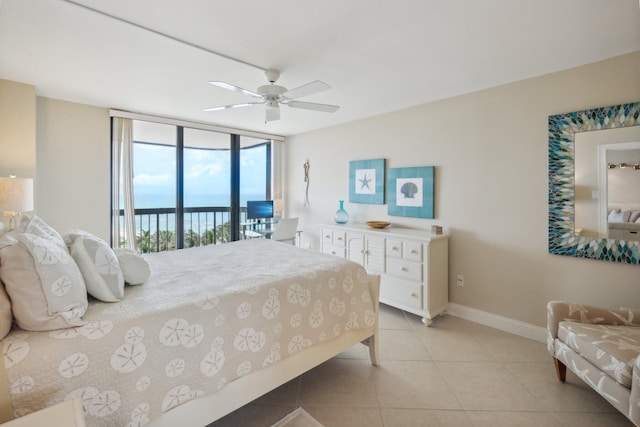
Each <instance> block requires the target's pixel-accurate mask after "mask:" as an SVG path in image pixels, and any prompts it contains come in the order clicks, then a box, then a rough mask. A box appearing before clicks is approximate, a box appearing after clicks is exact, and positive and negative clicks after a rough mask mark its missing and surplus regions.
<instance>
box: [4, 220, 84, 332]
mask: <svg viewBox="0 0 640 427" xmlns="http://www.w3.org/2000/svg"><path fill="white" fill-rule="evenodd" d="M0 280H2V282H3V283H4V285H5V288H6V290H7V294H8V295H9V297H10V298H11V309H12V311H13V315H14V317H15V319H16V322H17V323H18V326H20V327H21V328H22V329H25V330H29V331H48V330H53V329H62V328H69V327H74V326H82V325H83V324H84V322H83V321H82V316H83V315H84V313H85V311H86V310H87V290H86V288H85V284H84V279H83V278H82V274H81V273H80V270H79V269H78V266H77V265H76V263H75V262H74V261H73V258H72V257H71V255H69V252H68V251H67V249H66V248H61V247H60V246H58V244H57V243H55V242H54V241H52V240H48V239H45V238H43V237H39V236H36V235H34V234H28V233H20V232H15V233H14V232H13V231H12V232H9V233H7V234H5V235H4V236H3V237H2V244H0Z"/></svg>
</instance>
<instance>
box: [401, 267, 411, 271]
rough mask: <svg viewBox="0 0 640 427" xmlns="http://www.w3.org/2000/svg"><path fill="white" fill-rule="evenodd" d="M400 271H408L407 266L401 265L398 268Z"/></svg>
mask: <svg viewBox="0 0 640 427" xmlns="http://www.w3.org/2000/svg"><path fill="white" fill-rule="evenodd" d="M400 271H409V269H408V268H407V267H402V268H400Z"/></svg>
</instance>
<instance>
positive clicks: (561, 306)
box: [547, 301, 640, 425]
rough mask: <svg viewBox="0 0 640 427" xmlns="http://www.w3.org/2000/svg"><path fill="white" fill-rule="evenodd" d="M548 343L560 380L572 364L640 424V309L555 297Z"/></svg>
mask: <svg viewBox="0 0 640 427" xmlns="http://www.w3.org/2000/svg"><path fill="white" fill-rule="evenodd" d="M547 347H548V350H549V353H550V354H551V356H553V360H554V364H555V368H556V374H557V375H558V379H559V380H560V381H562V382H564V381H565V378H566V369H567V368H569V369H570V370H571V371H572V372H573V373H575V374H576V375H577V376H578V377H580V378H581V379H582V380H583V381H584V382H586V383H587V384H588V385H589V386H591V388H593V389H594V390H595V391H597V392H598V393H599V394H600V395H601V396H602V397H604V398H605V399H606V400H607V401H609V402H610V403H611V404H612V405H613V406H614V407H615V408H616V409H618V410H619V411H620V412H622V413H623V414H624V415H626V416H627V418H629V419H630V420H631V421H632V422H633V423H634V424H635V425H640V310H629V309H620V310H605V309H602V308H597V307H590V306H586V305H578V304H569V303H564V302H559V301H551V302H549V304H548V305H547Z"/></svg>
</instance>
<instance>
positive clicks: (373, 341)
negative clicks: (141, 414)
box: [149, 274, 380, 427]
mask: <svg viewBox="0 0 640 427" xmlns="http://www.w3.org/2000/svg"><path fill="white" fill-rule="evenodd" d="M368 279H369V280H368V281H369V291H370V293H371V299H372V302H373V309H374V311H375V318H376V323H375V325H374V326H372V327H370V328H367V329H359V330H355V331H349V332H346V333H344V334H342V335H340V336H339V337H337V338H334V339H331V340H328V341H326V342H324V343H322V344H315V345H314V346H312V347H309V348H307V349H305V350H303V351H300V352H298V353H296V354H294V355H292V356H289V357H287V358H286V359H284V360H281V361H280V362H278V363H277V364H275V365H272V366H270V367H268V368H266V369H262V370H259V371H256V372H254V373H251V374H249V375H246V376H244V377H241V378H238V379H237V380H235V381H233V382H231V383H229V384H227V385H226V386H225V387H224V388H223V389H221V390H219V391H217V392H215V393H213V394H209V395H206V396H203V397H200V398H197V399H194V400H191V401H189V402H186V403H184V404H182V405H180V406H177V407H175V408H173V409H171V410H170V411H169V412H167V413H165V414H164V415H162V416H161V417H160V418H159V419H157V420H156V421H154V422H152V423H151V424H149V426H152V427H165V426H166V427H174V426H177V425H189V426H206V425H207V424H209V423H212V422H213V421H216V420H218V419H220V418H222V417H223V416H225V415H227V414H229V413H231V412H233V411H235V410H236V409H238V408H240V407H241V406H244V405H246V404H247V403H249V402H251V401H253V400H254V399H257V398H258V397H260V396H262V395H263V394H265V393H267V392H269V391H271V390H273V389H275V388H277V387H279V386H281V385H282V384H285V383H286V382H288V381H290V380H292V379H294V378H295V377H297V376H299V375H301V374H303V373H305V372H307V371H308V370H310V369H312V368H314V367H316V366H318V365H320V364H321V363H323V362H325V361H327V360H329V359H331V358H332V357H334V356H336V355H338V354H340V353H341V352H343V351H345V350H347V349H348V348H350V347H352V346H354V345H355V344H358V343H363V344H365V345H367V346H369V357H370V359H371V363H372V364H373V365H375V366H378V365H379V363H380V359H379V354H378V301H379V297H380V276H378V275H371V274H370V275H369V278H368Z"/></svg>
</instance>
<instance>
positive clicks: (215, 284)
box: [3, 239, 375, 426]
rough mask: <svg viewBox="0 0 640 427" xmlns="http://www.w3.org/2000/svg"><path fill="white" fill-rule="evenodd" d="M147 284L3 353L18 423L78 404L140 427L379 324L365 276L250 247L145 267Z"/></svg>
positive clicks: (262, 243)
mask: <svg viewBox="0 0 640 427" xmlns="http://www.w3.org/2000/svg"><path fill="white" fill-rule="evenodd" d="M147 260H148V261H149V263H150V265H151V271H152V274H151V278H150V280H149V282H147V283H146V284H144V285H141V286H137V287H128V288H127V289H126V292H125V298H124V300H123V301H122V302H119V303H102V302H97V301H94V302H92V303H91V304H90V307H89V309H88V311H87V314H86V315H85V316H84V318H83V319H84V320H85V321H86V322H87V324H86V325H85V326H83V327H78V328H72V329H65V330H60V331H52V332H24V331H22V330H14V331H12V332H11V333H10V334H9V336H8V337H7V338H5V340H4V342H3V352H4V363H5V367H6V374H7V377H8V382H9V386H10V389H11V402H12V405H13V408H14V412H15V414H16V416H20V415H24V414H25V413H28V412H31V411H34V410H38V409H41V408H43V407H46V406H50V405H53V404H55V403H58V402H60V401H62V400H67V399H71V398H74V397H76V396H81V397H82V398H83V402H84V408H85V412H86V414H87V423H88V425H92V426H140V425H144V424H146V423H148V422H149V421H151V420H154V419H156V418H157V417H159V416H160V415H161V414H162V413H163V412H164V411H168V410H170V409H171V408H173V407H175V406H177V405H180V404H181V403H184V402H186V401H188V400H191V399H193V398H195V397H197V396H200V395H203V394H209V393H213V392H215V391H216V390H218V389H220V388H222V387H224V386H225V384H228V383H229V382H231V381H233V380H234V379H235V378H238V377H240V376H243V375H246V374H248V373H250V372H252V371H256V370H259V369H262V368H264V367H267V366H269V365H271V364H274V363H277V362H278V361H279V360H281V359H284V358H286V357H287V356H288V355H291V354H293V353H296V352H298V351H300V350H301V349H304V348H305V347H308V346H311V345H314V344H316V343H319V342H322V341H325V340H330V339H332V338H333V337H335V336H337V335H339V334H341V333H342V332H344V331H345V330H349V329H357V328H364V327H371V326H372V325H373V324H374V322H375V317H374V312H373V308H372V307H373V306H372V302H371V297H370V294H369V290H368V287H367V276H366V273H365V271H364V269H363V268H362V267H360V266H358V265H357V264H355V263H351V262H349V261H346V260H343V259H340V258H338V257H334V256H330V255H323V254H319V253H316V252H311V251H307V250H303V249H298V248H295V247H292V246H290V245H285V244H282V243H276V242H272V241H269V240H263V239H256V240H250V241H241V242H235V243H230V244H225V245H218V246H207V247H203V248H195V249H185V250H181V251H177V252H166V253H159V254H152V255H148V256H147Z"/></svg>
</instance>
